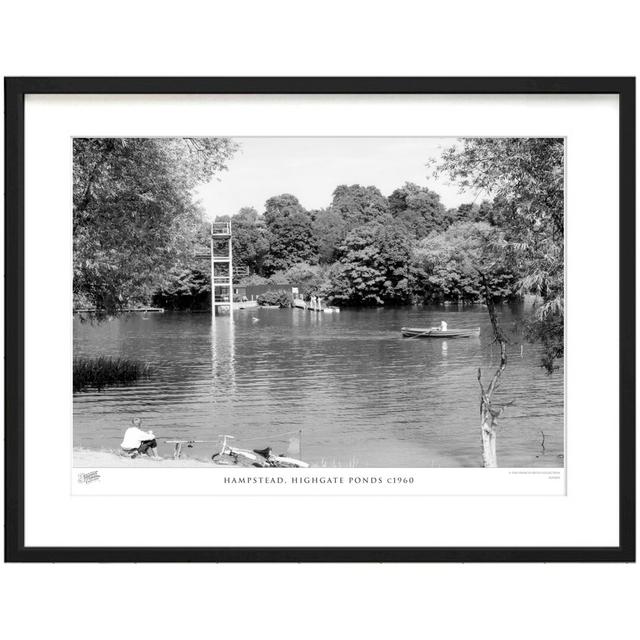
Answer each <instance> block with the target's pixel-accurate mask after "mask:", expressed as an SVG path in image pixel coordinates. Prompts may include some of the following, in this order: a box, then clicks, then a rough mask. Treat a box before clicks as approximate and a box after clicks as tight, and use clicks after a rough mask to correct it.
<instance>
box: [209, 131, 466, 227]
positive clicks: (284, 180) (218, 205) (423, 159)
mask: <svg viewBox="0 0 640 640" xmlns="http://www.w3.org/2000/svg"><path fill="white" fill-rule="evenodd" d="M233 140H234V141H235V142H237V143H239V145H240V149H239V150H238V151H237V152H236V154H235V155H234V157H233V158H232V159H231V161H230V162H229V163H228V167H229V169H228V171H224V172H222V173H221V174H219V175H218V176H216V178H214V180H212V181H211V182H210V183H209V184H206V185H203V186H202V187H200V188H199V189H198V191H197V193H196V197H197V198H198V199H199V200H200V202H201V204H202V205H203V206H204V208H205V211H206V212H207V217H209V218H211V219H213V218H215V216H220V215H234V214H235V213H237V212H238V210H239V209H240V208H241V207H254V208H255V209H257V211H258V212H259V213H262V212H263V211H264V203H265V202H266V200H267V199H268V198H270V197H271V196H275V195H279V194H282V193H291V194H293V195H294V196H296V197H297V198H298V200H299V201H300V203H301V204H302V206H303V207H304V208H305V209H308V210H311V209H320V208H322V207H326V206H328V205H329V204H330V202H331V194H332V193H333V190H334V189H335V188H336V187H337V186H338V185H340V184H347V185H350V184H360V185H362V186H369V185H374V186H376V187H378V188H379V189H380V191H382V193H383V195H385V196H388V195H390V194H391V192H392V191H393V190H394V189H396V188H397V187H401V186H402V185H403V184H404V183H405V182H415V183H416V184H418V185H420V186H427V187H429V189H432V190H434V191H436V192H437V193H439V194H440V196H441V199H442V202H443V203H444V205H445V206H446V207H448V208H449V207H456V206H458V205H459V204H462V203H464V202H472V201H473V200H474V199H475V198H476V195H477V194H475V193H469V192H467V193H463V194H461V193H459V190H458V187H457V186H456V185H454V184H449V181H448V180H447V179H446V178H444V177H441V178H439V179H438V180H434V179H433V177H432V176H431V175H430V174H431V170H430V169H429V167H427V166H426V164H427V162H428V160H429V159H430V158H436V159H437V158H439V157H440V154H441V152H442V149H443V148H446V147H449V146H451V145H453V144H454V143H455V138H329V137H318V138H298V137H291V138H267V137H265V138H233Z"/></svg>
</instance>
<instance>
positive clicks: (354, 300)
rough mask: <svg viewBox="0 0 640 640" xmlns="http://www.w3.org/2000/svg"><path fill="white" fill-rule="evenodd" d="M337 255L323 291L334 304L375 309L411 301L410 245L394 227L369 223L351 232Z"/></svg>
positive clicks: (400, 231)
mask: <svg viewBox="0 0 640 640" xmlns="http://www.w3.org/2000/svg"><path fill="white" fill-rule="evenodd" d="M340 254H341V257H340V261H339V263H338V264H337V265H336V266H335V267H334V268H333V269H332V270H331V272H330V274H329V276H330V284H329V286H328V287H327V290H326V294H327V295H328V296H329V297H331V298H332V299H333V300H334V301H335V302H337V303H342V304H350V305H359V306H374V305H383V304H403V303H407V302H409V301H410V299H411V293H412V282H413V271H412V266H411V243H410V238H408V236H407V235H406V234H405V233H404V232H403V230H402V229H400V228H398V226H397V225H394V224H393V223H391V224H387V225H382V224H380V223H377V222H371V223H369V224H366V225H363V226H360V227H357V228H355V229H353V230H352V231H350V232H349V233H348V234H347V237H346V238H345V241H344V243H343V245H342V246H341V247H340Z"/></svg>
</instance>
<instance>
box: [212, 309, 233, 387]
mask: <svg viewBox="0 0 640 640" xmlns="http://www.w3.org/2000/svg"><path fill="white" fill-rule="evenodd" d="M211 372H212V382H213V394H214V397H215V396H217V395H219V394H228V393H235V390H236V332H235V323H234V321H233V314H231V313H230V314H228V315H218V316H216V315H214V314H212V316H211Z"/></svg>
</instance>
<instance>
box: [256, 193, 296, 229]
mask: <svg viewBox="0 0 640 640" xmlns="http://www.w3.org/2000/svg"><path fill="white" fill-rule="evenodd" d="M294 213H305V210H304V207H303V206H302V205H301V204H300V201H299V200H298V198H296V197H295V196H292V195H291V194H290V193H283V194H281V195H279V196H273V197H272V198H269V199H268V200H267V202H266V203H265V211H264V221H265V223H266V224H267V226H271V225H272V224H273V223H274V222H275V221H276V220H278V219H280V218H286V217H288V216H290V215H292V214H294Z"/></svg>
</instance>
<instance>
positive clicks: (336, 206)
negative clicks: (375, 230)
mask: <svg viewBox="0 0 640 640" xmlns="http://www.w3.org/2000/svg"><path fill="white" fill-rule="evenodd" d="M331 208H332V209H333V210H334V211H336V212H337V213H339V214H340V216H341V217H342V220H343V221H344V223H345V225H346V226H347V228H348V229H353V228H355V227H357V226H360V225H362V224H365V223H367V222H372V221H375V220H381V219H382V218H383V217H384V216H385V215H386V214H388V213H389V202H388V201H387V199H386V198H385V197H384V196H383V195H382V193H381V192H380V190H379V189H378V188H377V187H373V186H369V187H362V186H360V185H359V184H352V185H351V186H347V185H345V184H342V185H339V186H338V187H336V188H335V191H334V192H333V200H332V201H331Z"/></svg>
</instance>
